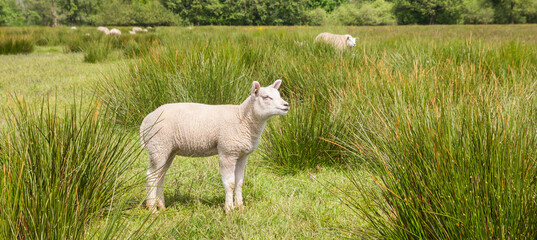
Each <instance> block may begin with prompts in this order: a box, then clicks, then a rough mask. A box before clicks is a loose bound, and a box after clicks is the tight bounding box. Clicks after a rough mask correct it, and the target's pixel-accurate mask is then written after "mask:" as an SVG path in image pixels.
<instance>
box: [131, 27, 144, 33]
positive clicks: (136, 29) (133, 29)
mask: <svg viewBox="0 0 537 240" xmlns="http://www.w3.org/2000/svg"><path fill="white" fill-rule="evenodd" d="M132 31H133V32H141V31H143V29H142V28H140V27H133V28H132Z"/></svg>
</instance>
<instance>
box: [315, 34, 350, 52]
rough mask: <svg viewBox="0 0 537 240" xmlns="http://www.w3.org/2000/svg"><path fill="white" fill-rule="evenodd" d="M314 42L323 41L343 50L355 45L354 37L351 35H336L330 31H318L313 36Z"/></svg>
mask: <svg viewBox="0 0 537 240" xmlns="http://www.w3.org/2000/svg"><path fill="white" fill-rule="evenodd" d="M315 42H325V43H328V44H331V45H333V46H334V47H335V48H337V49H340V50H343V49H345V48H347V47H354V46H356V38H353V37H352V36H351V35H349V34H346V35H337V34H332V33H326V32H324V33H320V34H319V35H317V37H316V38H315Z"/></svg>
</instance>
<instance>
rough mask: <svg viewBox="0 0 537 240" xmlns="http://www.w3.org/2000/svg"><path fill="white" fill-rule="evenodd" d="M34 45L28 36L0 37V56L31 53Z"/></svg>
mask: <svg viewBox="0 0 537 240" xmlns="http://www.w3.org/2000/svg"><path fill="white" fill-rule="evenodd" d="M34 45H35V43H34V42H33V41H32V40H31V39H30V38H29V37H28V36H12V37H4V36H1V35H0V54H4V55H7V54H19V53H31V52H33V51H34Z"/></svg>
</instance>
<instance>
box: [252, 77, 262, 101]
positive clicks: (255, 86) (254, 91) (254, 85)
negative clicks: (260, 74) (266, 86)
mask: <svg viewBox="0 0 537 240" xmlns="http://www.w3.org/2000/svg"><path fill="white" fill-rule="evenodd" d="M260 88H261V85H259V82H258V81H254V82H253V83H252V92H251V94H252V96H256V97H257V95H259V89H260Z"/></svg>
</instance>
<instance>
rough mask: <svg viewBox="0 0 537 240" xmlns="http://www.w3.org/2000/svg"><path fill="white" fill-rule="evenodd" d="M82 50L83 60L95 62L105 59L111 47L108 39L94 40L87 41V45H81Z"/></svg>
mask: <svg viewBox="0 0 537 240" xmlns="http://www.w3.org/2000/svg"><path fill="white" fill-rule="evenodd" d="M83 51H84V62H88V63H96V62H103V61H105V60H106V59H107V58H108V55H110V53H111V52H112V51H113V49H112V46H111V45H110V43H109V42H108V41H106V40H103V41H100V40H96V41H91V42H88V45H86V46H85V47H83Z"/></svg>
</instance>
